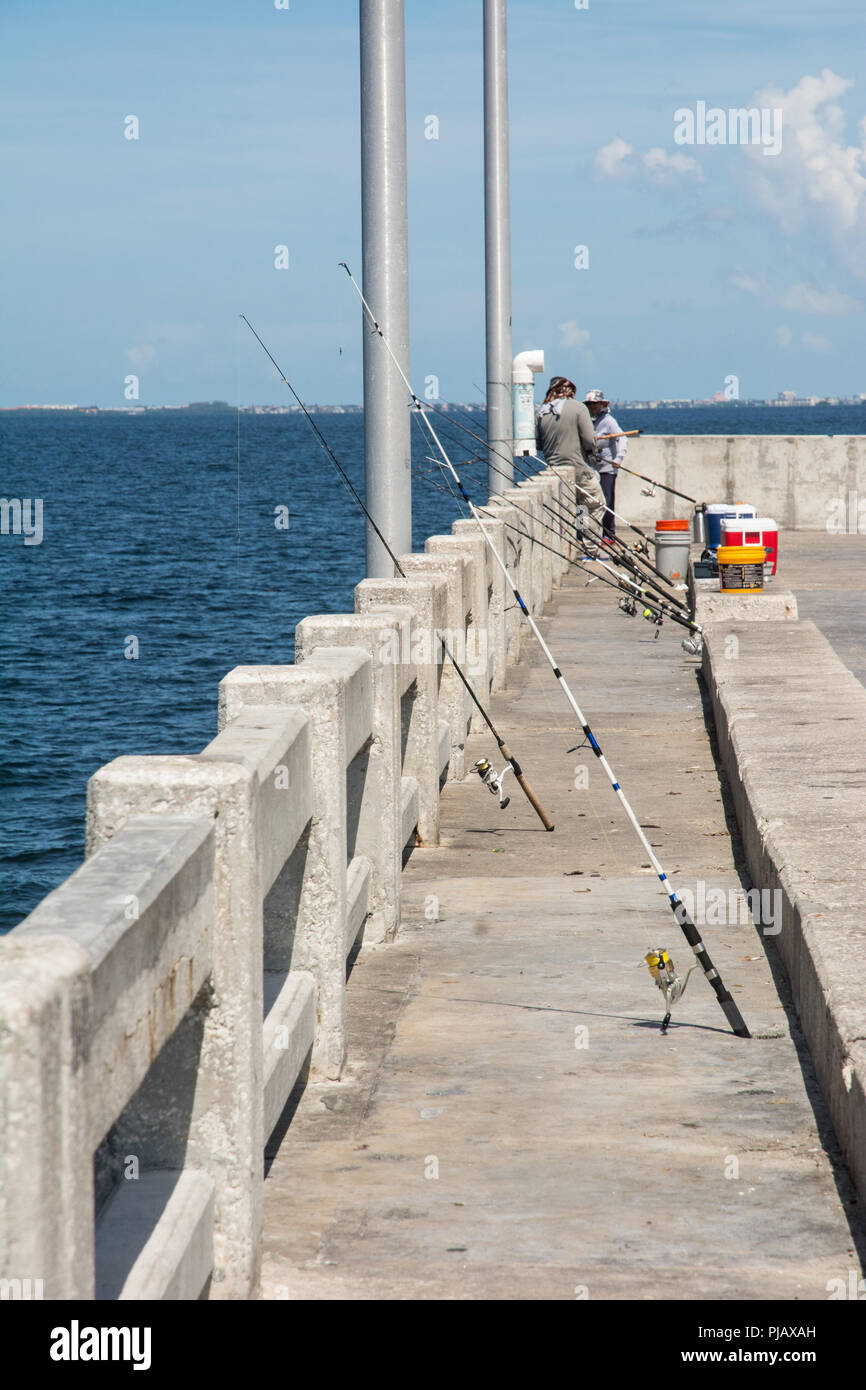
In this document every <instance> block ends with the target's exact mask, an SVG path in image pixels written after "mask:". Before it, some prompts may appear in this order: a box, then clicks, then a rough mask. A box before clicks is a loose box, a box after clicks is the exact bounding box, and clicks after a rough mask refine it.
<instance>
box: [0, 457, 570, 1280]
mask: <svg viewBox="0 0 866 1390" xmlns="http://www.w3.org/2000/svg"><path fill="white" fill-rule="evenodd" d="M567 473H568V470H562V469H560V470H557V471H556V472H553V471H547V472H545V473H544V474H542V475H540V477H539V478H538V479H537V480H534V481H533V482H532V483H526V484H524V485H521V486H520V487H518V488H515V489H513V490H511V491H510V492H509V493H508V494H506V495H505V496H504V497H503V498H501V499H495V500H493V499H492V500H491V503H490V505H489V507H488V508H487V509H486V512H487V515H486V519H485V526H486V527H487V528H488V530H489V534H490V537H491V540H492V541H493V543H494V544H495V545H496V547H497V549H498V551H499V553H500V554H501V555H504V556H506V557H507V562H508V565H509V570H510V571H511V572H512V573H513V574H514V576H515V578H516V579H517V582H518V587H519V588H520V590H521V593H522V594H523V597H524V599H525V601H526V602H527V604H528V605H529V607H530V608H531V610H532V611H533V612H540V611H541V609H542V608H543V606H544V603H545V601H546V600H547V598H549V596H550V593H551V591H552V587H553V584H554V583H555V582H556V581H557V580H558V579H559V578H560V576H561V574H562V573H563V571H564V570H565V568H566V567H567V566H566V562H565V560H563V559H561V558H560V557H558V556H556V555H552V554H551V552H550V550H549V549H546V548H545V547H547V546H548V545H550V544H553V545H554V546H556V545H557V538H556V536H555V535H553V534H552V533H551V532H550V531H549V530H548V529H546V525H545V524H544V523H543V522H542V502H543V500H547V499H551V500H553V501H554V502H555V501H556V500H558V499H559V497H560V494H561V492H562V490H563V486H564V485H563V476H567ZM544 521H545V523H547V524H551V517H550V515H549V514H547V515H546V516H545V518H544ZM567 542H568V537H567V536H565V535H564V538H563V547H564V548H565V547H566V546H567ZM401 566H402V568H403V569H404V570H405V578H396V579H390V580H375V579H367V580H364V581H362V582H361V583H360V584H359V585H358V586H357V588H356V591H355V612H354V613H352V614H332V615H328V616H319V617H310V618H306V619H304V621H303V622H302V623H300V625H299V626H298V629H297V634H296V648H295V664H294V665H292V666H241V667H237V668H236V669H235V670H233V671H231V672H229V674H228V675H227V676H226V677H225V678H224V679H223V681H222V682H221V684H220V688H219V723H218V728H219V732H218V734H217V736H216V738H215V739H214V740H213V741H212V742H211V743H210V744H208V746H207V747H206V748H205V749H204V750H203V752H201V753H200V754H198V755H192V756H177V757H122V758H117V759H115V761H114V762H111V763H109V764H107V765H106V766H105V767H103V768H101V769H100V770H99V771H98V772H97V773H96V774H95V775H94V777H93V778H92V779H91V781H90V784H89V787H88V805H87V845H86V852H87V858H86V861H85V863H84V864H83V865H82V866H81V868H79V869H78V870H77V872H76V873H74V874H73V875H72V877H71V878H70V879H68V880H67V881H66V883H64V884H63V885H62V886H61V887H60V888H58V889H57V890H56V891H55V892H53V893H51V894H50V895H49V896H48V897H47V898H46V899H45V900H44V901H43V902H42V903H41V904H40V905H39V907H37V908H36V910H35V911H34V912H32V913H31V914H30V916H29V917H28V918H27V919H26V920H25V921H24V922H22V923H21V924H20V925H19V926H18V927H16V928H15V929H14V931H12V932H11V933H10V934H9V935H8V936H7V937H5V938H3V939H2V940H0V1133H2V1139H0V1278H4V1279H7V1280H11V1281H15V1280H21V1281H22V1284H23V1283H24V1281H27V1280H30V1281H33V1280H42V1281H43V1288H44V1294H45V1297H47V1298H52V1299H58V1298H85V1299H86V1298H93V1297H97V1298H108V1299H115V1298H123V1299H151V1298H155V1299H179V1298H183V1299H196V1298H199V1297H202V1296H210V1297H215V1298H247V1297H254V1296H255V1294H256V1292H257V1289H258V1285H259V1267H260V1259H261V1224H262V1205H263V1176H262V1172H263V1154H264V1147H265V1143H266V1140H267V1139H268V1137H269V1136H270V1134H271V1133H272V1132H273V1131H274V1128H275V1126H276V1125H277V1123H278V1121H279V1120H280V1117H281V1115H282V1114H283V1111H284V1110H285V1107H286V1104H287V1102H288V1100H289V1098H290V1096H291V1095H292V1093H293V1091H295V1090H296V1088H297V1087H299V1086H300V1085H302V1084H303V1083H304V1080H305V1078H306V1076H307V1075H308V1074H312V1075H314V1076H316V1077H318V1078H319V1079H322V1080H331V1081H337V1080H339V1078H340V1075H341V1073H342V1069H343V1066H344V1063H345V1058H346V1051H347V1047H350V1046H351V1039H350V1038H347V1031H346V976H347V960H348V959H349V958H350V957H351V956H352V953H353V951H354V950H355V948H356V947H357V945H358V944H359V943H360V942H361V941H362V940H365V941H367V942H379V943H381V942H387V941H388V940H390V939H391V938H392V937H393V935H394V933H395V932H396V930H397V927H398V925H399V922H400V873H401V867H402V861H403V856H404V853H405V851H406V848H407V846H408V845H410V844H411V843H416V842H417V843H423V844H426V845H436V844H437V843H438V838H439V793H440V789H441V786H442V784H443V782H444V780H445V779H446V778H448V777H451V778H455V777H456V778H459V777H462V776H463V775H464V773H465V752H464V750H465V742H466V737H467V733H468V732H469V731H470V729H472V728H473V727H474V726H475V723H476V722H477V721H478V719H479V716H478V714H477V711H476V710H475V707H474V705H473V704H472V702H471V700H470V698H469V696H468V695H467V693H466V691H465V688H464V687H463V685H462V684H461V683H460V681H459V680H458V679H457V677H456V675H455V673H454V670H453V668H452V666H451V664H450V663H449V662H448V661H443V658H442V649H441V645H440V644H439V643H438V642H437V641H436V640H435V634H436V633H437V632H444V634H445V641H446V642H447V645H448V647H449V649H450V650H451V651H452V652H453V654H454V656H455V657H456V658H457V660H458V661H459V662H460V664H461V665H462V666H463V667H464V669H465V670H466V672H467V674H468V676H469V678H470V680H471V681H472V683H473V688H474V690H475V692H476V694H477V695H478V697H479V699H481V700H482V701H483V702H485V701H486V700H487V699H488V698H489V695H490V692H491V690H496V689H501V688H502V687H503V686H504V685H505V683H506V677H507V669H508V664H509V662H510V661H512V662H513V661H514V660H515V659H516V658H517V656H518V654H519V642H520V634H519V630H518V626H517V623H518V621H519V614H518V613H517V610H516V606H515V605H513V604H511V603H509V602H508V601H507V599H506V588H505V581H504V579H503V576H502V573H501V570H500V569H499V567H498V565H497V564H496V562H495V559H494V558H493V557H492V555H491V554H490V551H489V548H488V547H487V545H486V543H485V541H484V538H483V536H482V535H481V532H480V529H479V527H478V524H477V523H476V522H474V521H459V522H456V523H455V524H454V527H453V532H452V534H451V535H450V536H432V537H431V538H430V539H429V540H428V541H427V543H426V545H425V550H424V554H423V555H412V556H406V557H404V558H403V559H401ZM94 1212H96V1217H95V1218H94Z"/></svg>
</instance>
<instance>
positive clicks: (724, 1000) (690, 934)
mask: <svg viewBox="0 0 866 1390" xmlns="http://www.w3.org/2000/svg"><path fill="white" fill-rule="evenodd" d="M341 266H342V268H343V269H344V270H345V271H346V274H347V275H348V277H349V279H350V281H351V282H352V285H353V287H354V289H355V291H356V293H357V294H358V297H359V298H360V300H361V303H362V305H363V306H364V309H365V310H366V312H367V314H368V316H369V319H370V323H371V325H372V328H373V330H374V331H375V332H376V333H377V334H378V335H379V337H380V338H381V340H382V344H383V346H384V348H385V350H386V351H387V353H388V356H389V357H390V358H391V361H392V362H393V364H394V366H395V367H396V368H397V371H398V372H399V374H400V377H401V379H402V380H403V382H404V384H405V386H406V389H407V391H408V392H409V395H410V398H411V400H412V403H413V405H414V406H415V408H416V409H417V410H418V412H419V413H420V415H421V418H422V420H423V421H424V424H425V426H426V428H427V430H428V432H429V434H430V437H431V439H432V440H433V442H434V444H435V445H436V447H437V449H438V451H439V453H440V454H441V455H442V459H443V464H444V466H445V468H446V469H447V470H448V471H449V472H450V473H451V475H452V477H453V479H454V482H455V483H456V485H457V487H458V489H459V491H460V495H461V496H462V498H463V500H464V501H465V502H466V504H467V506H468V507H469V510H470V512H471V513H472V515H473V517H474V518H475V520H476V521H477V522H478V526H479V528H480V530H481V533H482V535H483V536H484V539H485V541H486V542H487V545H488V546H489V548H490V552H491V554H492V555H493V557H494V559H495V560H496V563H497V564H498V565H499V568H500V569H501V570H502V572H503V574H504V576H505V580H506V582H507V584H508V585H509V587H510V588H511V591H512V593H513V594H514V597H515V599H516V600H517V602H518V604H519V605H520V609H521V612H522V613H523V616H524V617H525V618H526V620H527V622H528V623H529V625H530V627H531V629H532V631H533V633H534V634H535V637H536V640H537V641H538V643H539V646H540V647H541V650H542V651H543V652H544V655H545V656H546V658H547V660H548V662H549V663H550V666H551V668H552V670H553V674H554V676H555V678H556V680H557V681H558V682H559V685H560V687H561V689H562V692H563V694H564V695H565V697H566V699H567V700H568V703H569V704H570V706H571V708H572V709H573V711H574V713H575V715H576V717H577V719H578V720H579V722H580V727H581V729H582V731H583V735H584V738H585V740H586V742H587V743H588V744H589V747H590V748H591V749H592V751H593V753H594V754H595V756H596V758H597V759H598V761H599V764H600V766H601V767H602V768H603V769H604V772H605V775H606V776H607V778H608V781H609V782H610V784H611V787H612V788H613V791H614V792H615V794H616V796H617V797H618V798H619V801H620V804H621V805H622V807H623V810H624V811H625V813H626V816H627V817H628V820H629V823H630V824H631V826H632V829H633V830H634V831H635V834H636V835H637V837H638V839H639V841H640V843H641V844H642V846H643V848H644V850H645V851H646V853H647V856H648V858H649V860H650V863H651V864H652V866H653V868H654V869H655V871H656V876H657V877H658V880H659V882H660V884H661V885H662V889H663V891H664V893H665V896H666V897H667V899H668V905H669V906H670V908H671V911H672V912H673V915H674V918H675V920H676V922H677V924H678V926H679V927H680V929H681V931H682V932H683V935H684V936H685V938H686V940H687V941H688V943H689V945H690V946H691V948H692V950H693V952H694V954H695V957H696V959H697V961H698V963H699V964H700V966H701V968H702V970H703V972H704V977H705V979H706V980H707V982H708V984H709V985H710V986H711V988H712V989H713V991H714V993H715V995H716V998H717V1000H718V1003H719V1005H720V1007H721V1009H722V1012H723V1013H724V1015H725V1017H726V1018H727V1020H728V1022H729V1023H730V1025H731V1028H732V1029H733V1031H734V1033H735V1034H736V1035H737V1036H738V1037H743V1038H748V1037H749V1036H750V1033H749V1030H748V1028H747V1027H746V1024H745V1021H744V1019H743V1017H742V1015H741V1013H740V1011H739V1009H738V1007H737V1003H736V1000H735V999H734V998H733V997H732V995H731V994H730V993H729V992H728V990H727V989H726V988H725V986H724V983H723V981H722V978H721V976H720V974H719V972H718V971H717V970H716V968H715V966H714V965H713V963H712V960H711V959H710V956H709V952H708V951H707V948H706V946H705V945H704V942H703V941H702V939H701V936H700V933H699V932H698V929H697V927H696V926H695V924H694V922H693V921H692V919H691V917H690V916H689V913H688V910H687V908H686V906H685V904H684V903H683V902H682V901H681V900H680V898H679V897H678V895H677V892H676V889H675V888H674V886H673V884H672V883H671V881H670V879H669V878H668V875H667V874H666V872H665V870H664V868H663V867H662V864H661V862H660V860H659V859H658V856H657V855H656V852H655V850H654V849H653V847H652V845H651V844H650V842H649V839H648V838H647V835H646V833H645V832H644V830H643V827H642V826H641V824H640V821H639V820H638V819H637V816H636V815H635V813H634V811H633V810H632V808H631V805H630V804H629V801H628V799H627V798H626V795H625V793H624V792H623V790H622V787H621V786H620V784H619V782H618V781H617V779H616V774H615V773H614V771H613V768H612V767H611V766H610V763H609V762H608V761H607V758H606V757H605V755H604V753H603V751H602V748H601V745H600V744H599V742H598V740H597V739H596V737H595V735H594V734H593V732H592V730H591V728H590V726H589V724H588V722H587V720H586V717H585V716H584V714H583V711H582V710H581V708H580V706H579V704H578V703H577V700H576V699H575V697H574V695H573V694H572V692H571V690H570V688H569V686H568V682H567V681H566V679H565V677H564V676H563V674H562V671H561V670H560V668H559V666H558V665H557V663H556V659H555V657H554V656H553V653H552V652H551V650H550V648H549V647H548V645H547V643H546V642H545V640H544V638H543V637H542V635H541V632H540V631H539V629H538V625H537V623H536V622H535V621H534V619H533V617H532V615H531V613H530V612H529V609H528V607H527V605H526V603H525V602H524V599H523V597H522V595H521V594H520V592H519V591H518V589H517V586H516V584H515V583H514V581H513V580H512V578H511V576H510V574H509V573H508V569H507V567H506V565H505V562H504V560H503V559H502V557H501V556H500V554H499V552H498V550H497V549H496V546H495V545H494V544H493V541H492V540H491V538H490V535H489V533H488V531H487V528H486V527H485V525H484V522H483V520H482V518H481V514H480V512H479V511H478V508H477V507H476V506H475V505H474V503H473V502H472V500H471V498H470V497H469V494H468V493H467V491H466V489H465V488H464V486H463V483H462V482H461V480H460V477H459V475H458V473H457V470H456V469H455V467H454V465H453V463H452V462H451V460H450V458H449V457H448V455H447V453H446V452H445V449H444V447H443V446H442V444H441V442H440V440H439V436H438V435H437V433H436V431H435V430H434V428H433V426H432V424H431V423H430V421H429V419H428V418H427V412H426V410H425V407H424V405H423V403H422V402H421V401H420V400H419V398H418V396H417V395H416V394H415V392H414V391H413V390H412V386H411V383H410V382H409V379H408V377H407V376H406V373H405V372H404V371H403V368H402V367H401V366H400V363H399V361H398V360H397V358H396V357H395V355H394V353H393V351H392V349H391V346H390V344H389V342H388V340H387V338H386V337H385V334H384V333H383V331H382V328H381V327H380V325H379V323H378V322H377V320H376V318H375V315H374V314H373V311H372V310H371V308H370V306H369V304H368V303H367V301H366V299H365V298H364V294H363V292H362V290H361V287H360V286H359V285H358V283H357V281H356V280H355V277H354V276H353V275H352V272H351V271H350V270H349V267H348V265H346V263H345V262H344V261H343V262H341Z"/></svg>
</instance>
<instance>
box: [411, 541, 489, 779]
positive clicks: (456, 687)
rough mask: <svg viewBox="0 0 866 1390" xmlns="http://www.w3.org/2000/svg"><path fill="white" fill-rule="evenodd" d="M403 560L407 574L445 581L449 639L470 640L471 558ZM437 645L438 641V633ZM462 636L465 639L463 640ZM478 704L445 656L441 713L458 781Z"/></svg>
mask: <svg viewBox="0 0 866 1390" xmlns="http://www.w3.org/2000/svg"><path fill="white" fill-rule="evenodd" d="M400 564H401V566H402V568H403V569H404V570H405V572H406V574H407V575H410V576H412V575H417V576H426V575H432V576H434V577H435V578H437V579H442V580H444V581H445V590H446V594H447V601H446V603H447V606H446V618H447V621H446V622H445V624H444V628H445V632H446V640H449V639H450V642H451V643H454V645H455V646H459V645H463V646H464V647H465V644H466V634H467V609H468V608H469V606H470V599H469V597H468V593H467V589H468V582H469V575H468V568H469V561H468V560H467V559H466V558H465V557H464V556H463V555H462V554H461V555H454V556H445V555H430V554H425V555H401V556H400ZM433 636H434V645H437V646H438V644H436V643H435V634H433ZM461 638H462V642H461ZM473 708H474V707H473V705H472V701H471V700H470V698H469V696H468V695H467V693H466V688H465V686H464V685H463V682H462V681H461V680H460V677H459V676H458V675H457V672H456V671H455V670H454V667H453V666H452V665H451V662H450V661H447V660H443V661H442V662H441V665H440V676H439V715H440V719H443V718H444V719H445V720H447V723H448V727H449V730H450V739H451V752H450V755H449V760H448V776H449V778H456V779H457V780H458V781H459V780H460V779H461V778H462V777H463V775H464V773H465V770H466V756H465V747H466V733H467V730H468V728H469V721H470V718H471V715H470V710H472V709H473Z"/></svg>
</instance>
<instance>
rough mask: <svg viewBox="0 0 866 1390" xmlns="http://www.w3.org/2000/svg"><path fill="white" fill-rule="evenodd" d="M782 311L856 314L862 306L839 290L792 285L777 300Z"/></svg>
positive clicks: (802, 284)
mask: <svg viewBox="0 0 866 1390" xmlns="http://www.w3.org/2000/svg"><path fill="white" fill-rule="evenodd" d="M779 304H780V305H781V307H782V308H783V309H794V310H795V311H796V312H798V313H800V314H858V313H859V312H860V311H861V309H862V308H863V305H862V304H861V302H860V300H859V299H854V298H853V297H852V296H851V295H850V294H842V293H841V292H840V291H839V290H819V289H818V286H817V285H808V284H805V283H801V284H799V285H792V286H791V288H790V289H789V290H786V291H785V293H784V294H783V295H781V296H780V298H779Z"/></svg>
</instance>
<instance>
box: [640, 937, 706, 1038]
mask: <svg viewBox="0 0 866 1390" xmlns="http://www.w3.org/2000/svg"><path fill="white" fill-rule="evenodd" d="M644 960H645V961H646V963H647V965H648V966H649V973H650V974H651V975H652V977H653V979H654V980H655V982H656V984H657V985H658V987H659V989H660V990H661V992H662V994H663V995H664V997H665V1008H666V1009H667V1013H666V1014H665V1016H664V1018H663V1019H662V1032H663V1033H666V1032H667V1031H668V1024H669V1023H670V1021H671V1008H672V1007H673V1005H674V1004H675V1003H676V1002H677V1000H678V999H682V997H683V995H684V994H685V992H686V985H687V984H688V982H689V975H691V973H692V970H694V969H696V966H694V965H693V966H691V968H690V969H689V970H687V971H686V974H685V978H684V979H683V978H681V977H680V976H679V975H678V974H677V970H676V966H675V965H674V963H673V961H672V960H671V958H670V956H669V955H668V953H667V951H666V950H665V948H664V947H663V946H651V947H650V949H649V950H648V952H647V954H646V955H645V956H644Z"/></svg>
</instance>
